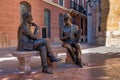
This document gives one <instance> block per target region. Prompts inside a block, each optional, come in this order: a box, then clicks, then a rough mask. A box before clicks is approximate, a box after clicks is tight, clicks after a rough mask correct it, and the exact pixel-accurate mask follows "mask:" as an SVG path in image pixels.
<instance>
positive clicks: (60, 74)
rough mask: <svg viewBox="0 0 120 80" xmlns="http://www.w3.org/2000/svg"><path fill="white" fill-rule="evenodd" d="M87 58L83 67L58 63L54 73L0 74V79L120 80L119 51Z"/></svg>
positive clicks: (90, 55) (91, 55)
mask: <svg viewBox="0 0 120 80" xmlns="http://www.w3.org/2000/svg"><path fill="white" fill-rule="evenodd" d="M87 56H88V55H87ZM86 58H87V57H86ZM89 58H90V59H92V60H90V59H88V60H89V61H87V65H88V66H85V67H84V68H78V67H77V66H76V65H74V64H63V63H58V64H57V65H56V66H55V67H54V68H53V71H54V74H45V73H42V72H41V70H39V71H37V72H35V73H32V74H26V75H25V74H11V75H4V76H0V80H120V64H119V63H120V55H119V53H113V54H111V55H109V53H108V54H94V55H93V54H89ZM83 61H85V60H84V59H83Z"/></svg>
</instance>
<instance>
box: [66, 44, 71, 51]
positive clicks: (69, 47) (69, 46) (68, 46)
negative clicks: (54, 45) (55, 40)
mask: <svg viewBox="0 0 120 80" xmlns="http://www.w3.org/2000/svg"><path fill="white" fill-rule="evenodd" d="M64 47H65V48H66V49H68V50H71V49H72V47H71V45H65V46H64Z"/></svg>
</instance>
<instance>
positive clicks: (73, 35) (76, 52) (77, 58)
mask: <svg viewBox="0 0 120 80" xmlns="http://www.w3.org/2000/svg"><path fill="white" fill-rule="evenodd" d="M64 23H65V25H64V26H63V27H61V31H60V40H62V42H63V46H64V47H65V48H66V49H67V51H68V53H69V54H70V56H71V58H72V60H73V61H74V63H75V64H77V65H78V66H79V67H82V60H81V55H82V52H81V48H80V43H79V41H80V36H81V30H78V26H77V25H73V24H72V23H71V16H70V14H64Z"/></svg>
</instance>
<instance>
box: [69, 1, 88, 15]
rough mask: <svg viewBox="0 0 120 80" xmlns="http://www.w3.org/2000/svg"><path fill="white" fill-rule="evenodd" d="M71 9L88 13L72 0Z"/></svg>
mask: <svg viewBox="0 0 120 80" xmlns="http://www.w3.org/2000/svg"><path fill="white" fill-rule="evenodd" d="M70 9H74V10H76V11H79V12H81V13H83V14H85V15H86V11H85V10H84V8H83V7H82V6H81V5H78V4H77V3H76V2H74V1H72V0H71V1H70Z"/></svg>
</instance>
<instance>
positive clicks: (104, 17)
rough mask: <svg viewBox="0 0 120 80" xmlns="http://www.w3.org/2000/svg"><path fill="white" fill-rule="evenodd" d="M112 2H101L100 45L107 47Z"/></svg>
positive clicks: (104, 0)
mask: <svg viewBox="0 0 120 80" xmlns="http://www.w3.org/2000/svg"><path fill="white" fill-rule="evenodd" d="M109 12H110V2H109V0H101V25H100V28H99V35H98V36H99V37H98V43H99V44H102V45H106V31H107V27H108V26H107V25H108V21H109Z"/></svg>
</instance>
